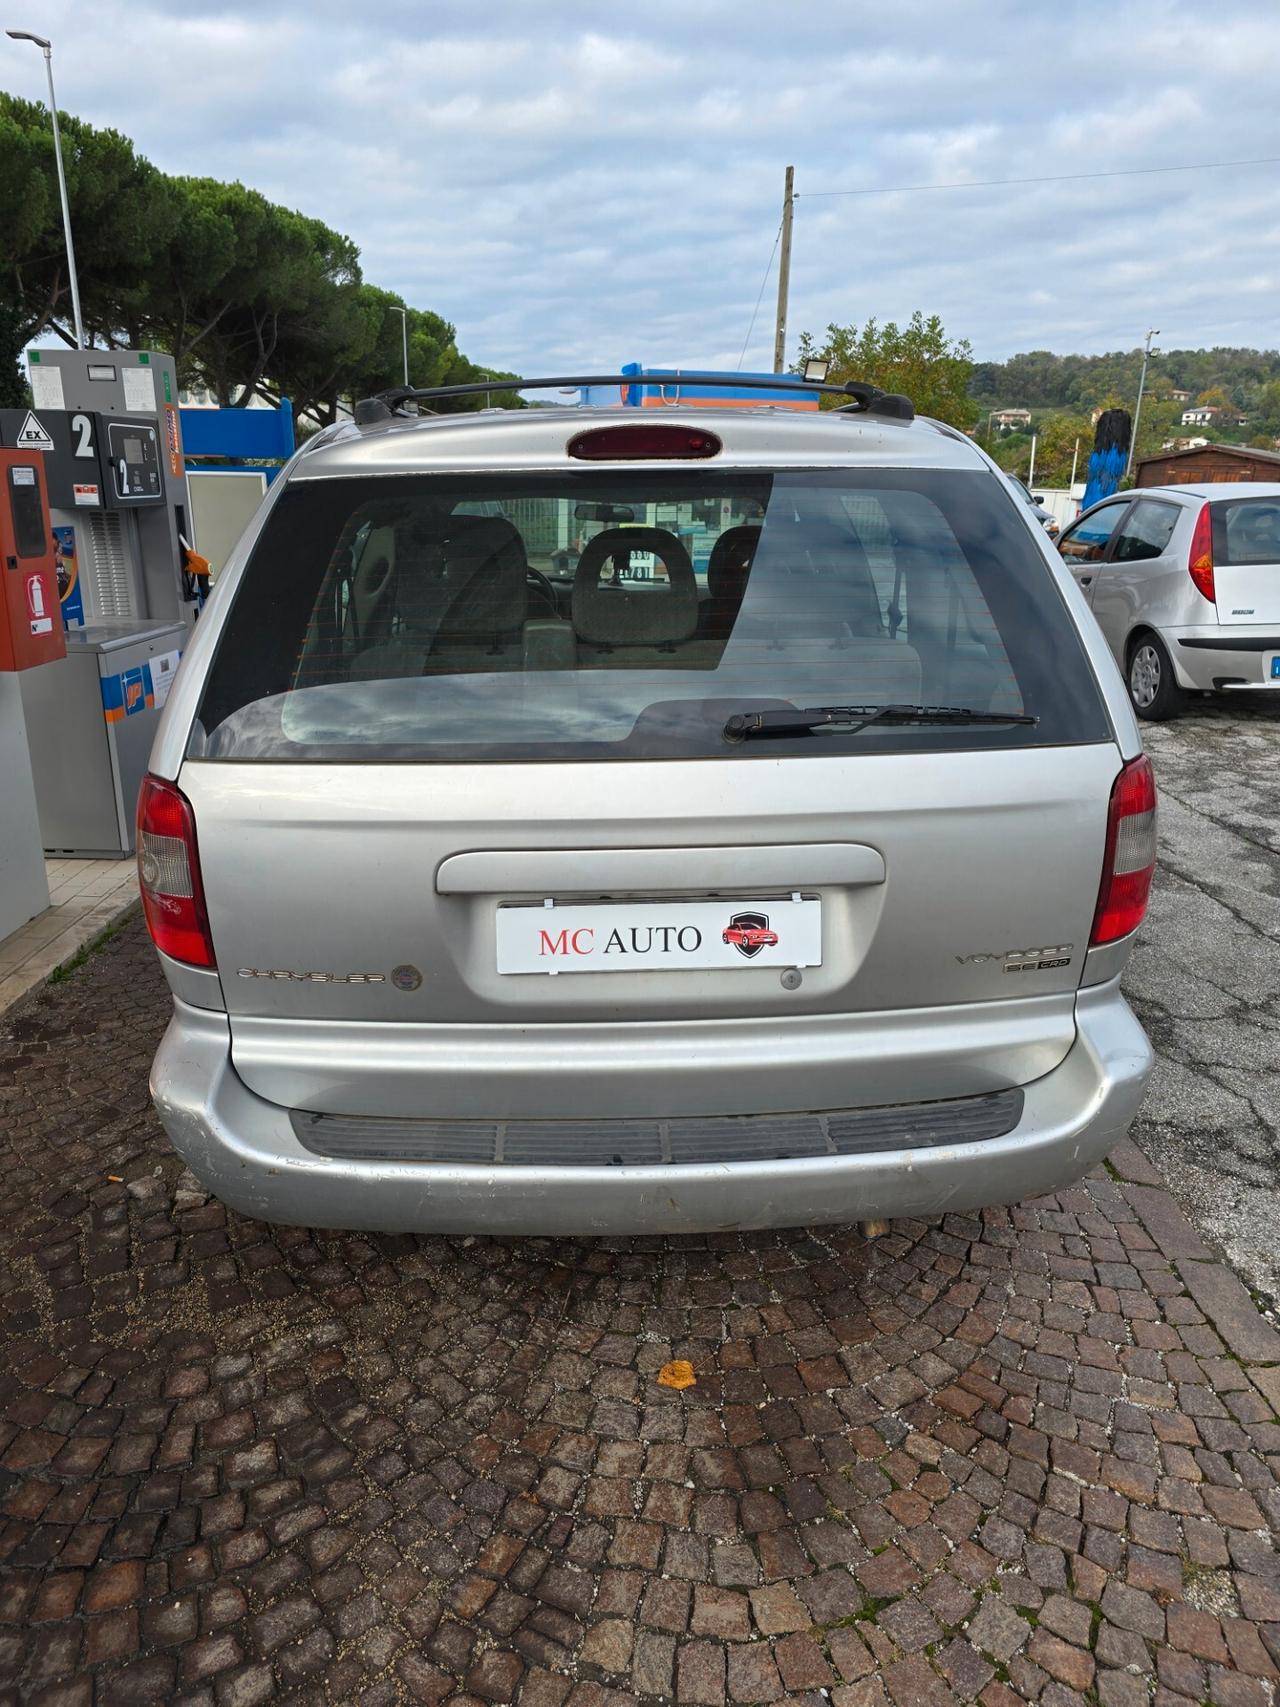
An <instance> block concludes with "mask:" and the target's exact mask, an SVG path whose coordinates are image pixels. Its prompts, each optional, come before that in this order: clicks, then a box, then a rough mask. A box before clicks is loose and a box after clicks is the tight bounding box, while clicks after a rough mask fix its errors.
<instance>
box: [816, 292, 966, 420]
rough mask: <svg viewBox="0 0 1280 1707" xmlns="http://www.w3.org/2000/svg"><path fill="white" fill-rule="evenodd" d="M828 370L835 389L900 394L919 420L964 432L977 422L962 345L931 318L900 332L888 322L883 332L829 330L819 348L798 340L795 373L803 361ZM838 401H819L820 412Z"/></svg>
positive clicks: (917, 317) (870, 324)
mask: <svg viewBox="0 0 1280 1707" xmlns="http://www.w3.org/2000/svg"><path fill="white" fill-rule="evenodd" d="M815 359H816V360H823V361H826V362H828V363H829V364H830V369H829V371H830V377H831V379H832V380H833V381H835V382H836V383H842V382H845V381H848V380H864V381H866V382H867V383H869V384H871V385H878V386H879V387H880V389H881V390H882V391H900V392H903V393H905V395H906V396H908V397H909V398H910V399H911V401H912V402H913V403H914V404H915V406H916V412H917V414H920V415H932V416H934V417H936V419H938V420H940V421H947V422H949V423H950V424H951V425H952V426H954V427H968V426H971V425H972V424H973V422H974V421H975V420H976V419H977V414H978V411H977V406H976V405H975V404H974V402H973V400H972V399H971V398H970V396H969V394H968V385H969V377H970V375H971V374H972V372H973V361H972V351H971V349H970V347H969V344H968V341H967V340H966V339H963V338H962V339H959V340H957V341H955V342H952V340H951V339H949V338H948V336H947V334H946V332H945V331H944V329H943V325H942V322H941V320H940V319H939V318H938V316H937V315H936V314H931V315H930V316H929V318H928V319H927V320H926V319H925V317H924V315H923V314H921V312H920V310H919V309H917V310H916V312H915V313H914V314H913V315H912V316H911V319H910V320H909V321H908V322H907V324H906V325H905V326H899V325H897V324H896V322H894V321H892V320H888V321H886V322H885V324H884V325H883V326H880V325H878V324H877V323H876V321H875V320H868V321H867V323H866V325H865V326H864V327H862V328H861V330H859V328H858V326H857V325H856V323H855V324H854V325H850V326H837V325H834V324H832V325H829V326H828V327H827V330H826V336H825V338H824V339H823V341H822V343H821V344H819V343H818V342H817V340H816V339H814V338H812V337H811V336H810V334H809V333H808V332H803V333H801V335H800V354H799V359H798V361H797V363H796V371H797V372H800V371H802V370H803V367H804V364H805V362H806V361H812V360H815ZM838 401H839V399H838V398H830V399H829V398H825V397H824V398H823V405H824V407H831V406H834V404H835V403H837V402H838Z"/></svg>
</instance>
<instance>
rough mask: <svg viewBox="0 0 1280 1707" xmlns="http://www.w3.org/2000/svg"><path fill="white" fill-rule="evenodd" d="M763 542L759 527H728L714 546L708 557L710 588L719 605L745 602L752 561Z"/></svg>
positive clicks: (708, 585) (708, 586)
mask: <svg viewBox="0 0 1280 1707" xmlns="http://www.w3.org/2000/svg"><path fill="white" fill-rule="evenodd" d="M759 543H760V529H759V527H758V526H756V527H736V528H726V529H725V531H724V532H723V533H722V534H721V535H720V537H719V539H718V540H717V541H716V542H715V544H714V545H713V546H712V547H711V556H710V557H709V558H708V559H707V591H708V593H710V595H711V597H712V598H713V599H714V600H715V602H716V603H717V604H720V603H722V602H724V603H728V602H730V601H732V602H733V603H734V604H740V603H741V602H742V594H743V591H744V589H745V588H746V584H747V576H748V575H749V574H750V573H751V560H752V558H753V557H754V556H755V554H756V547H757V546H758V545H759Z"/></svg>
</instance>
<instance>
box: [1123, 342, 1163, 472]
mask: <svg viewBox="0 0 1280 1707" xmlns="http://www.w3.org/2000/svg"><path fill="white" fill-rule="evenodd" d="M1159 336H1160V328H1159V327H1158V326H1153V327H1152V328H1151V330H1150V331H1149V332H1148V333H1147V346H1146V349H1145V350H1143V352H1142V377H1141V378H1140V379H1139V380H1138V401H1137V403H1136V404H1135V405H1134V409H1133V437H1132V438H1131V439H1130V440H1129V455H1128V458H1127V459H1126V461H1125V465H1124V472H1125V478H1126V479H1127V478H1128V475H1129V470H1130V469H1131V468H1132V467H1133V453H1134V451H1135V449H1136V448H1137V444H1138V422H1139V421H1140V420H1141V419H1142V393H1143V392H1144V391H1145V390H1146V387H1147V363H1148V362H1149V361H1150V360H1151V340H1152V339H1153V338H1158V337H1159ZM1156 354H1157V355H1159V354H1160V352H1159V350H1157V351H1156Z"/></svg>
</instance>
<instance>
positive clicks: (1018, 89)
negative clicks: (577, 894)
mask: <svg viewBox="0 0 1280 1707" xmlns="http://www.w3.org/2000/svg"><path fill="white" fill-rule="evenodd" d="M40 16H41V28H42V29H44V30H45V31H46V32H47V33H48V34H49V35H50V36H51V37H52V38H53V41H54V45H55V67H56V73H57V77H58V91H59V97H60V101H61V104H62V105H63V106H64V107H65V108H67V109H69V110H71V111H73V112H77V113H79V114H81V115H82V116H84V117H85V118H87V119H89V120H91V121H92V122H93V123H95V124H99V125H112V126H115V127H116V128H117V129H119V130H122V131H124V132H125V133H126V134H127V135H129V136H131V137H132V138H133V139H134V141H135V142H136V143H137V145H138V147H139V148H140V149H141V150H142V151H143V152H144V153H145V154H146V155H148V156H149V158H151V159H152V160H153V161H155V163H156V164H157V165H158V166H160V167H162V168H163V169H165V170H167V171H171V172H189V173H202V174H208V175H212V176H219V177H227V178H233V177H238V178H240V179H242V180H243V181H244V182H246V183H250V184H253V185H254V186H255V187H256V188H258V189H260V190H262V191H263V192H264V193H265V194H266V195H268V196H271V197H272V198H274V199H275V200H278V201H281V202H284V203H286V204H288V205H290V206H294V207H299V208H302V209H304V210H305V211H306V212H308V213H311V214H314V215H316V216H317V217H319V218H322V219H324V220H326V221H327V222H328V223H329V224H331V225H334V226H336V227H337V228H338V229H339V230H341V231H344V232H346V233H347V234H349V235H350V236H351V237H353V238H354V239H355V241H356V242H357V244H358V245H359V247H360V249H361V251H362V260H363V266H364V269H365V274H366V276H367V277H368V278H369V279H371V280H372V281H374V282H375V283H377V284H380V285H383V286H386V287H387V288H390V289H394V290H398V291H400V292H402V293H403V294H404V295H405V296H406V297H407V298H408V299H409V300H410V301H412V302H415V303H417V304H419V305H421V306H423V307H427V308H432V309H434V310H436V311H437V312H438V313H441V314H443V315H445V316H446V317H447V318H448V319H450V320H452V321H453V322H454V323H455V325H456V326H457V328H458V335H459V341H460V343H461V345H462V347H463V349H465V350H466V351H467V353H468V354H469V355H471V356H472V357H473V358H475V359H476V360H478V361H481V362H486V363H491V364H494V365H497V366H502V367H506V368H513V369H517V370H523V371H525V372H533V371H535V370H537V369H539V368H541V369H547V368H561V369H563V368H565V367H571V366H575V365H579V364H581V365H583V366H586V367H589V368H597V367H599V366H601V365H604V366H609V365H612V364H613V363H614V362H621V361H624V360H629V359H640V360H643V361H648V362H654V363H658V362H662V363H679V364H683V365H686V366H695V365H703V364H709V365H721V366H723V365H729V366H732V365H733V364H734V363H735V362H736V361H737V359H738V356H739V353H740V351H741V349H742V343H743V338H744V336H745V335H746V333H747V328H748V324H749V322H750V320H751V315H752V310H753V306H754V304H755V302H756V299H757V294H758V293H759V292H760V286H761V281H762V278H763V277H764V274H765V269H766V264H767V263H768V262H769V261H770V255H771V250H772V247H773V244H774V239H775V234H776V232H777V228H778V220H779V213H780V200H781V188H782V172H783V167H784V166H786V165H787V164H788V163H794V165H795V167H796V180H797V189H798V191H799V199H798V201H797V210H796V226H795V245H794V252H793V258H792V302H791V312H790V316H789V324H790V328H791V343H790V348H791V349H792V350H793V351H794V348H795V339H796V336H797V335H798V333H799V331H800V330H802V329H805V328H809V329H812V330H819V329H821V328H822V327H823V326H825V325H826V323H827V322H828V321H831V320H836V321H842V322H844V321H849V320H862V319H864V318H866V317H867V316H868V315H875V316H877V317H878V318H880V319H895V318H896V319H902V318H904V317H906V316H907V315H909V314H910V313H911V311H912V310H913V309H915V308H917V307H918V308H921V309H923V310H925V311H926V312H928V313H934V312H936V313H938V314H940V315H941V316H942V318H943V320H944V323H945V324H946V326H947V328H948V330H949V331H950V332H952V333H953V334H954V335H955V336H958V337H967V338H968V339H969V340H970V342H971V343H972V345H973V347H974V350H975V352H976V353H977V354H979V355H980V356H983V357H989V358H999V357H1002V356H1005V355H1008V354H1010V353H1012V352H1013V351H1014V350H1016V349H1026V348H1032V347H1035V348H1044V347H1048V348H1054V349H1058V350H1069V349H1080V350H1096V349H1107V348H1120V347H1125V348H1129V347H1133V346H1134V345H1135V344H1137V343H1139V342H1140V341H1141V338H1142V336H1143V334H1144V332H1145V330H1146V328H1147V327H1148V326H1150V325H1152V324H1156V325H1159V326H1160V327H1161V328H1162V342H1163V344H1164V345H1165V347H1166V348H1171V347H1174V346H1175V345H1177V344H1190V345H1198V344H1206V345H1211V344H1214V343H1219V342H1231V341H1244V342H1257V343H1263V344H1272V345H1274V344H1275V343H1276V342H1277V336H1276V327H1275V324H1274V321H1273V319H1272V318H1271V317H1270V315H1269V310H1270V308H1271V304H1273V303H1274V301H1275V300H1276V297H1277V294H1278V290H1277V287H1280V237H1278V236H1277V228H1276V222H1275V221H1274V219H1273V217H1272V214H1271V208H1270V202H1271V200H1272V199H1273V196H1272V185H1273V183H1274V181H1275V168H1265V167H1264V168H1244V167H1241V168H1237V169H1235V170H1233V171H1230V172H1219V173H1208V172H1196V173H1185V174H1181V173H1179V174H1168V175H1151V176H1146V177H1132V178H1110V179H1106V178H1095V179H1092V180H1090V181H1084V182H1069V183H1053V184H1032V185H1012V184H1010V185H1004V186H1001V187H995V188H974V189H971V190H969V189H965V190H955V191H941V192H937V193H927V194H895V195H878V194H877V195H857V196H829V195H824V194H823V193H822V192H826V191H833V190H852V189H873V188H876V187H878V186H885V185H902V184H916V183H939V182H953V181H957V180H959V181H965V182H980V181H983V180H987V179H1001V178H1020V177H1035V176H1048V175H1058V174H1064V173H1084V172H1096V173H1101V172H1107V171H1115V170H1118V169H1120V168H1131V167H1145V166H1165V165H1170V164H1179V163H1183V162H1191V161H1197V160H1233V159H1243V158H1247V157H1251V156H1255V155H1263V154H1268V153H1271V152H1273V151H1274V152H1277V153H1280V145H1278V144H1277V143H1276V142H1275V141H1273V137H1274V135H1275V131H1274V119H1273V107H1274V95H1273V91H1274V89H1275V87H1276V83H1277V79H1278V78H1280V14H1278V13H1277V12H1276V10H1275V8H1274V7H1273V6H1272V5H1270V4H1267V5H1259V4H1257V3H1256V0H1218V3H1217V4H1216V5H1215V6H1214V7H1212V8H1211V9H1206V8H1204V7H1203V6H1202V5H1200V4H1198V3H1197V0H1058V4H1056V5H1055V7H1054V8H1053V10H1052V14H1049V13H1048V12H1038V11H1034V10H1029V9H1028V8H1027V7H1026V6H1025V4H1022V5H1018V4H1015V3H1014V0H984V3H983V4H982V5H981V6H979V5H976V4H968V5H956V4H954V3H948V0H896V3H895V4H894V5H893V6H892V7H885V8H872V7H869V6H866V5H841V6H832V5H831V4H830V3H829V0H791V3H790V4H789V5H787V6H785V7H781V6H778V5H777V4H776V0H649V3H648V4H646V5H645V6H643V7H641V6H639V5H634V4H623V5H615V6H612V7H602V6H600V5H598V4H593V3H590V0H543V3H542V4H539V5H538V6H532V5H530V4H528V3H527V0H525V3H522V0H488V3H487V4H485V5H483V6H476V5H474V4H463V3H462V0H434V3H433V4H431V5H430V6H426V5H423V4H421V3H420V0H380V3H375V4H373V5H366V6H365V7H363V8H353V7H352V6H351V5H350V4H349V0H258V3H257V4H255V5H253V6H252V7H251V6H249V5H248V4H245V3H238V4H237V3H219V0H129V3H126V0H95V4H94V5H93V6H92V7H90V6H86V5H85V4H84V3H83V0H42V4H41V5H40ZM0 46H3V47H4V48H5V50H6V51H5V52H4V53H3V54H0V77H2V78H3V82H4V85H5V87H6V88H9V89H12V90H14V91H15V92H17V93H22V94H25V95H28V96H35V97H39V96H40V95H41V93H42V83H41V78H40V66H39V62H38V59H37V58H36V56H35V55H34V54H32V53H31V52H30V50H27V51H26V53H25V54H24V53H23V52H22V51H21V50H19V49H17V48H16V47H15V48H12V49H10V47H9V44H2V43H0ZM773 295H774V286H773V282H772V279H770V280H769V282H768V283H767V284H766V286H765V289H764V292H763V299H762V301H761V304H760V311H759V315H758V317H757V320H756V324H755V329H754V332H753V335H752V338H751V342H750V346H749V348H748V350H747V358H746V365H747V366H748V367H751V366H756V367H759V366H768V365H769V362H770V355H771V350H772V336H773V328H772V310H773Z"/></svg>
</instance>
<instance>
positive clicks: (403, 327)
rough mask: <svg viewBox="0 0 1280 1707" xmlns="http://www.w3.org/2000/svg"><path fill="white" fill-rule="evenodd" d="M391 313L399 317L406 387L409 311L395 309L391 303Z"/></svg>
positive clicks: (407, 377)
mask: <svg viewBox="0 0 1280 1707" xmlns="http://www.w3.org/2000/svg"><path fill="white" fill-rule="evenodd" d="M391 312H392V313H393V314H398V315H399V316H400V337H401V341H402V343H403V345H404V382H405V384H406V385H408V383H409V310H408V309H407V308H397V307H396V305H395V303H394V302H393V303H392V304H391Z"/></svg>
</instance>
